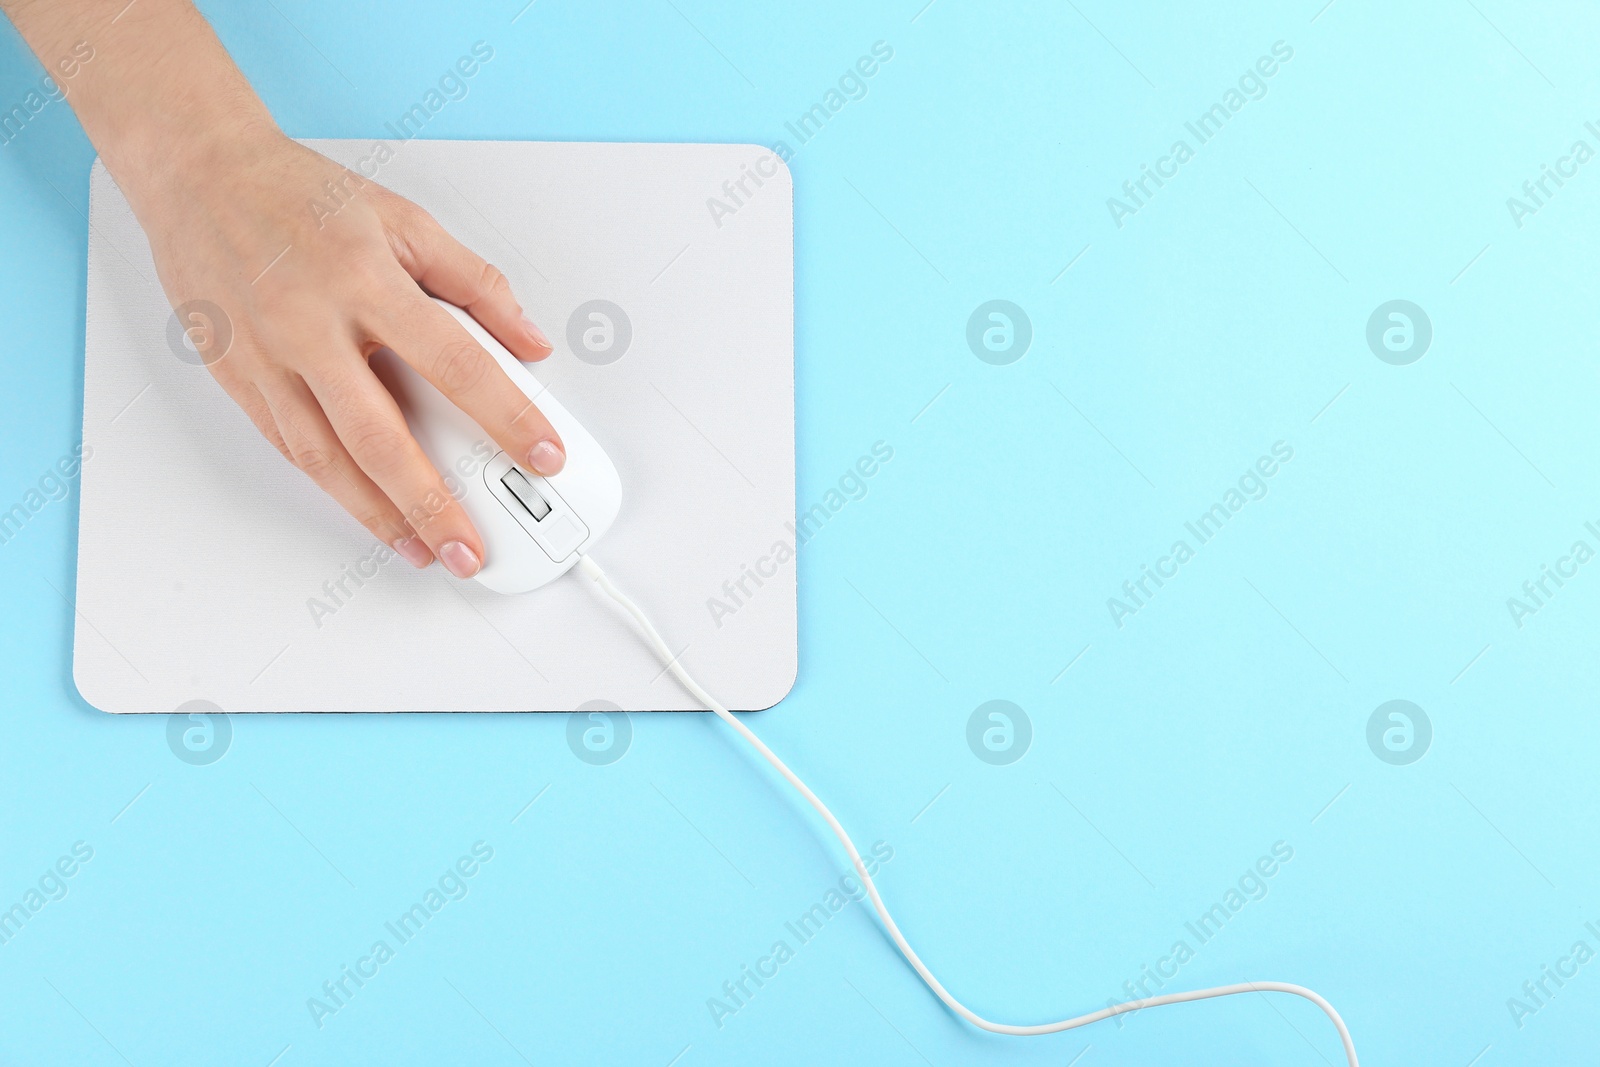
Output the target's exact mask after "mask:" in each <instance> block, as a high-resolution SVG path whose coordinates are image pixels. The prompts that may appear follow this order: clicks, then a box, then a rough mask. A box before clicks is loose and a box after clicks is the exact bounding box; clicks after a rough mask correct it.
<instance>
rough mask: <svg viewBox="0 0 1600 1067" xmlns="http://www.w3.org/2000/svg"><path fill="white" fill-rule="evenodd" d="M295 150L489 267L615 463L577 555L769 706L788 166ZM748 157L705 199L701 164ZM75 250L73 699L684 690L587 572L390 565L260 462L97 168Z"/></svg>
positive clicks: (441, 706)
mask: <svg viewBox="0 0 1600 1067" xmlns="http://www.w3.org/2000/svg"><path fill="white" fill-rule="evenodd" d="M307 143H308V144H310V145H312V146H313V147H315V148H316V149H318V150H319V151H321V152H324V153H326V154H327V155H329V156H331V157H333V158H334V159H336V160H339V161H340V162H342V163H344V164H345V165H347V166H349V167H351V168H352V169H353V170H355V171H357V172H358V173H360V174H363V175H365V176H367V177H370V178H374V179H375V180H377V181H378V182H380V183H381V184H383V185H385V186H387V187H388V188H390V189H393V190H394V191H395V192H398V193H400V194H401V195H404V196H406V197H409V198H411V199H412V200H414V201H416V202H417V203H419V204H421V205H422V206H423V207H425V208H426V209H427V210H428V211H430V212H431V213H432V214H433V215H434V217H435V218H437V219H438V220H439V221H440V223H442V224H443V225H444V227H445V228H446V229H448V230H449V231H450V232H451V233H453V234H454V235H455V236H456V237H457V238H458V239H460V240H461V241H462V242H463V243H465V244H466V245H467V246H469V247H470V248H472V249H474V250H475V251H477V252H478V253H479V254H481V255H483V256H484V257H485V258H487V259H488V260H490V262H492V263H494V264H496V265H497V266H499V267H500V268H501V269H502V270H503V271H505V273H506V274H507V275H508V276H509V278H510V279H511V282H512V285H513V287H514V288H515V291H516V293H517V294H518V296H519V297H520V299H521V300H522V303H523V306H524V307H525V308H526V309H527V311H528V313H529V315H530V316H532V317H533V319H534V320H535V321H536V322H538V323H539V324H540V325H541V326H542V328H543V329H544V331H545V333H546V334H547V335H548V336H549V337H550V339H551V342H552V344H554V346H555V354H554V355H552V356H551V357H550V358H549V359H547V360H545V361H544V362H543V363H540V364H537V365H535V367H534V374H535V375H536V376H537V377H538V378H539V379H540V380H541V381H542V382H544V383H545V384H546V385H547V386H548V387H549V388H550V389H551V390H552V392H553V393H554V394H555V395H556V396H557V397H558V398H559V399H560V400H561V401H562V403H564V404H565V405H566V407H567V409H568V410H569V411H571V412H572V414H573V415H574V416H575V417H576V418H577V419H578V420H579V421H580V422H582V423H583V424H584V425H585V426H587V427H588V428H589V430H590V431H591V432H592V433H593V434H594V435H595V437H596V438H597V439H599V441H600V442H601V444H602V445H603V446H604V447H605V449H606V450H607V452H608V453H609V454H610V455H611V458H612V459H613V461H615V463H616V465H617V468H618V470H619V472H620V473H621V477H622V484H623V503H622V511H621V513H620V515H619V516H618V518H617V521H616V523H615V525H614V526H613V527H612V529H611V531H610V533H609V534H608V535H607V536H606V537H605V539H604V540H602V541H601V542H600V543H599V545H598V546H597V547H596V548H595V550H594V552H593V555H594V558H595V559H596V560H597V561H599V562H600V563H601V564H602V565H603V566H604V567H605V568H606V570H607V571H608V572H609V573H610V575H611V576H612V578H613V579H614V580H615V581H616V582H617V583H618V584H619V585H620V586H621V587H622V588H623V590H624V591H626V592H628V593H629V594H630V595H631V596H632V597H633V598H634V599H635V600H637V601H638V602H639V603H640V605H641V606H642V607H643V608H644V609H645V611H646V612H648V613H649V614H650V615H651V616H652V618H653V619H654V621H655V623H656V625H657V627H658V628H659V629H660V630H661V632H662V635H663V637H665V639H666V640H667V641H668V643H669V644H671V645H672V648H673V651H674V652H677V653H679V654H680V655H681V656H682V657H683V661H684V663H685V664H686V665H688V666H689V667H690V669H691V670H693V671H694V673H695V674H696V676H697V677H698V679H699V680H700V681H701V683H702V684H703V685H705V686H706V687H707V688H708V689H709V690H711V691H712V692H713V693H716V694H717V695H718V696H719V698H720V699H722V700H723V701H724V702H726V703H727V704H728V705H729V706H730V707H733V708H737V709H751V710H753V709H762V708H766V707H770V706H771V705H773V704H775V703H777V702H778V701H779V700H780V699H782V698H783V697H784V695H785V694H787V693H788V691H789V689H790V687H791V686H792V684H793V682H794V678H795V672H796V660H797V621H796V608H795V587H796V583H795V560H794V550H795V546H796V542H797V541H800V540H803V539H804V533H803V531H802V532H801V533H800V534H799V536H797V534H796V532H795V530H794V519H795V506H794V500H795V468H794V254H793V249H794V231H793V195H792V186H791V183H790V179H789V173H788V171H787V169H785V168H784V167H783V166H782V165H781V164H779V163H778V162H777V161H776V160H775V159H773V158H772V156H771V153H770V152H769V151H767V150H766V149H764V148H761V147H759V146H753V145H689V144H570V143H569V144H557V143H537V142H508V141H500V142H497V141H421V140H412V141H406V142H398V143H397V142H388V143H379V142H373V141H354V140H351V141H345V140H334V141H309V142H307ZM751 172H759V173H761V174H763V175H764V176H763V177H762V178H761V184H759V185H757V184H756V182H755V181H754V180H752V179H746V180H745V181H744V189H745V191H746V192H745V194H742V195H741V196H740V197H739V198H738V199H739V201H740V202H739V203H737V205H736V206H735V207H733V208H731V209H730V208H729V206H728V205H729V204H730V202H731V201H730V200H729V194H728V192H727V190H726V188H725V186H724V183H729V182H731V183H735V188H737V183H739V182H740V180H741V179H742V178H745V176H746V175H747V174H749V173H751ZM719 205H720V206H719ZM308 210H310V208H309V206H308ZM287 254H288V255H293V254H294V252H293V249H290V250H289V252H288V253H287ZM88 262H89V266H88V312H87V328H86V336H85V353H84V359H85V368H84V404H83V440H84V444H85V455H86V459H85V461H84V464H83V472H82V477H83V486H82V493H83V496H82V505H81V512H80V519H79V535H78V580H77V607H78V611H77V620H76V634H75V641H74V655H73V671H74V676H75V680H76V682H77V686H78V691H79V692H80V693H81V694H82V696H83V698H84V699H85V700H86V701H88V703H90V704H91V705H93V706H94V707H96V708H99V709H101V710H103V711H109V712H158V713H168V712H172V711H174V710H176V709H178V708H179V707H180V706H182V705H185V704H189V703H190V702H192V701H205V702H207V703H209V704H211V705H214V706H215V707H216V708H219V709H221V710H222V711H225V712H230V713H232V712H295V711H317V712H335V711H342V712H380V711H570V710H574V709H578V708H581V707H585V706H587V707H594V708H609V707H615V708H619V709H621V710H626V711H646V710H679V709H698V707H699V705H698V704H697V703H696V702H695V701H694V699H693V698H692V697H690V696H689V695H688V694H687V693H685V692H684V691H683V689H682V688H681V687H680V686H679V685H678V683H677V682H676V681H675V680H674V679H673V678H672V676H671V675H669V674H667V673H666V672H665V671H663V669H662V667H661V665H660V663H659V662H657V660H656V659H655V658H654V656H653V655H652V654H651V652H650V650H649V649H648V648H647V647H646V645H645V644H644V643H643V641H642V640H641V639H640V638H639V637H638V636H637V634H636V633H635V631H634V629H633V627H632V625H631V624H630V622H629V621H628V620H627V619H626V618H625V617H624V616H622V615H621V614H620V613H619V612H618V611H617V610H616V609H615V608H614V606H613V605H611V604H610V603H609V602H608V601H606V600H604V598H603V597H601V596H600V595H599V593H598V590H595V589H592V588H589V583H588V582H585V581H583V580H582V579H580V578H578V577H576V576H574V575H568V576H566V577H564V578H562V579H560V580H558V581H556V582H554V583H552V584H551V585H548V586H546V587H544V588H542V589H539V590H536V591H534V592H532V593H527V594H524V595H521V596H517V597H506V596H500V595H498V594H496V593H492V592H490V591H488V590H487V589H485V588H483V587H481V586H480V585H478V583H476V582H472V581H467V582H460V581H456V580H454V579H452V578H451V577H450V576H449V575H448V574H447V573H446V572H445V571H444V569H443V568H442V567H440V566H438V565H437V564H436V565H434V566H433V567H430V568H429V569H427V570H426V571H416V570H413V569H412V568H411V567H410V566H409V565H408V564H406V563H405V562H404V561H403V560H400V559H397V558H394V557H393V554H392V553H391V552H389V550H388V549H387V548H385V547H384V546H382V545H380V544H378V543H377V542H375V541H374V540H373V538H372V537H371V535H369V534H368V533H367V532H366V531H365V530H364V529H363V528H362V527H361V526H360V525H359V524H357V523H356V522H355V520H353V519H351V518H350V517H349V516H348V515H346V514H345V513H344V512H343V510H342V509H340V508H339V507H338V506H337V505H336V504H334V503H333V501H332V500H330V499H328V498H326V497H325V496H324V495H323V494H322V493H321V492H320V490H318V489H317V488H316V487H315V486H314V485H313V484H312V482H311V481H310V480H309V479H308V478H306V477H305V475H303V474H301V473H300V472H299V471H298V470H295V469H294V468H293V467H291V466H290V465H289V464H288V463H287V462H285V461H284V459H283V458H282V457H281V456H280V455H279V454H278V452H277V451H276V450H275V449H274V448H273V447H272V445H270V444H269V443H268V442H267V441H266V440H265V439H263V438H262V437H261V436H260V435H259V434H258V433H257V432H256V430H255V428H254V427H253V426H252V425H251V423H250V422H249V420H248V419H247V418H246V417H245V416H244V414H243V412H241V411H240V410H238V409H237V408H236V407H235V405H234V404H233V402H232V401H231V400H230V399H229V398H228V397H227V395H226V394H224V393H223V391H222V390H221V388H220V387H219V386H218V385H217V384H216V383H215V382H214V381H213V380H212V378H211V376H210V374H209V373H208V372H207V370H206V369H205V367H204V366H203V365H201V362H200V359H199V357H198V355H196V354H195V353H194V351H193V349H192V348H190V347H188V346H186V345H185V344H184V340H183V334H182V330H181V328H180V327H179V326H178V325H177V320H176V318H175V316H174V315H173V313H172V311H171V310H170V308H169V305H168V304H167V301H166V299H165V297H164V296H163V294H162V292H161V289H160V287H159V285H158V284H157V281H156V274H155V268H154V265H153V263H152V260H151V257H150V251H149V246H148V244H147V242H146V240H145V237H144V234H143V231H142V230H140V228H139V226H138V223H137V222H136V221H135V219H134V217H133V214H132V212H131V210H130V209H129V207H128V204H127V201H126V200H125V199H124V198H123V196H122V194H121V192H120V191H119V190H118V189H117V187H116V185H115V183H114V182H112V180H111V178H110V177H109V175H108V174H107V173H106V171H105V169H104V168H103V167H102V166H101V165H100V164H98V163H97V164H96V165H95V168H94V171H93V174H92V177H91V188H90V235H89V261H88Z"/></svg>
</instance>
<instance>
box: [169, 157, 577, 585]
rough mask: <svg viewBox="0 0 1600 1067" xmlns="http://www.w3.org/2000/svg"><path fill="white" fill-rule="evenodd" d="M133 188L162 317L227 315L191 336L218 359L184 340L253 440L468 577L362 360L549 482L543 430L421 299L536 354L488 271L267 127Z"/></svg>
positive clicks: (392, 537) (387, 534) (501, 282)
mask: <svg viewBox="0 0 1600 1067" xmlns="http://www.w3.org/2000/svg"><path fill="white" fill-rule="evenodd" d="M330 190H333V192H332V193H331V194H330ZM141 193H142V195H141V196H139V197H138V199H139V201H140V220H141V222H142V223H143V225H144V228H145V232H146V233H147V234H148V235H149V237H150V244H151V248H152V250H153V252H154V254H155V261H156V268H157V271H158V272H159V274H160V277H161V284H162V287H163V288H164V289H165V290H166V292H167V296H168V298H169V299H170V300H171V301H172V303H173V305H174V306H175V307H180V308H181V307H182V306H183V305H185V304H188V303H189V302H191V301H206V302H209V303H211V304H215V305H217V306H218V307H220V308H221V309H222V311H223V312H224V314H226V315H227V318H228V325H229V326H230V327H231V330H215V329H211V330H207V331H205V333H206V334H209V337H210V341H209V343H210V344H218V343H220V341H221V340H222V339H223V338H224V337H225V336H227V335H228V334H230V333H231V340H230V341H229V343H228V348H227V350H226V352H225V353H224V352H220V351H215V350H208V349H207V344H208V342H207V341H206V340H203V339H201V338H203V337H204V334H202V333H201V332H200V331H196V332H195V334H194V335H193V336H195V337H196V338H197V339H201V341H200V353H201V356H202V358H204V360H205V361H206V365H207V367H208V368H209V369H210V371H211V373H212V375H213V376H214V377H215V378H216V379H217V381H218V382H219V383H220V384H221V385H222V387H223V388H224V389H225V390H227V392H228V395H229V396H231V397H233V399H234V401H235V402H237V403H238V405H239V406H240V407H241V408H243V409H244V411H245V413H246V414H248V415H249V416H250V419H251V421H252V422H254V423H255V424H256V427H257V428H258V429H259V430H260V431H261V433H262V434H263V435H264V436H265V437H266V438H267V440H269V441H271V442H272V443H273V445H274V446H275V447H276V448H277V449H278V451H279V452H282V453H283V455H284V457H285V458H287V459H288V460H289V461H290V462H291V463H293V464H294V465H295V466H297V467H299V468H300V469H301V470H302V471H304V472H305V473H306V474H307V475H309V476H310V477H311V479H312V480H313V481H315V482H316V483H317V484H318V485H319V486H321V487H322V488H323V489H324V490H326V491H327V492H328V494H329V495H330V496H332V497H333V498H334V499H335V500H337V501H338V502H339V503H340V504H342V505H343V506H344V508H345V510H347V511H349V512H350V514H352V515H354V516H355V517H356V519H357V520H359V521H360V522H361V524H362V525H363V526H365V527H366V528H367V529H368V530H370V531H371V532H372V533H373V535H374V536H376V537H377V538H378V539H379V540H381V541H383V542H384V543H386V544H389V545H391V546H393V547H394V549H395V550H396V551H398V552H399V553H400V554H401V555H403V556H404V557H405V558H406V559H407V560H409V561H410V562H411V563H413V564H415V565H416V566H419V567H424V566H427V565H428V563H429V562H430V561H431V560H432V559H433V558H434V557H435V556H436V557H438V559H439V560H440V561H442V562H443V563H444V565H445V566H446V567H447V568H449V570H450V572H451V573H452V574H454V575H456V576H457V577H460V578H467V577H471V576H472V575H473V574H476V573H477V571H478V569H479V567H481V566H482V562H483V558H484V552H483V544H482V542H481V541H480V540H479V538H478V535H477V533H476V531H475V530H474V529H473V528H472V524H471V522H470V521H469V520H468V519H467V516H466V513H465V512H464V511H463V510H462V509H461V507H460V505H459V504H457V503H456V501H455V500H454V499H453V498H452V497H451V495H450V493H449V491H448V490H447V489H446V488H445V484H444V481H443V479H442V478H441V477H440V474H439V472H438V471H436V470H435V469H434V468H433V466H432V464H430V463H429V461H428V459H427V457H426V456H425V455H424V454H423V452H422V450H421V448H420V447H419V446H418V444H417V442H416V441H415V440H414V439H413V438H412V436H411V434H410V432H409V431H408V430H407V429H406V423H405V420H404V418H403V417H402V415H401V413H400V410H399V408H398V407H397V406H396V404H395V402H394V400H393V398H392V397H391V396H390V395H389V393H388V392H387V391H386V390H385V389H384V387H383V385H382V384H381V383H380V382H379V381H378V379H377V377H376V376H375V375H374V374H373V372H372V370H371V369H370V368H369V367H368V365H367V359H366V357H367V356H369V355H370V354H371V353H372V352H373V351H374V350H376V349H378V348H380V347H387V348H390V349H392V350H393V351H394V352H395V353H397V354H398V355H399V356H400V358H401V359H403V360H405V361H406V362H407V363H409V364H410V365H411V366H412V367H413V368H414V369H415V370H417V371H418V372H419V373H420V374H421V375H422V376H423V377H425V378H427V379H428V381H430V382H432V383H433V385H434V386H435V387H437V388H438V389H439V390H440V392H442V393H444V394H445V395H446V396H448V397H449V398H450V399H451V400H453V401H454V402H455V403H456V404H457V405H458V406H460V407H461V408H462V410H464V411H465V412H467V414H469V415H471V416H472V417H473V418H474V419H475V420H476V421H477V422H478V424H479V425H481V426H482V427H483V428H484V429H485V430H486V431H488V433H489V434H490V435H491V436H492V437H493V438H494V440H495V442H496V443H497V444H498V445H499V446H500V447H501V448H503V449H505V450H506V452H508V453H509V454H510V455H512V456H513V457H515V458H516V459H517V460H518V461H519V462H521V463H523V464H525V465H527V466H528V467H530V468H532V469H533V470H535V471H536V472H538V473H540V474H554V473H556V472H557V471H559V470H560V469H561V466H562V463H563V461H564V459H565V455H564V452H563V449H562V445H561V441H560V439H559V438H558V437H557V435H556V433H555V431H554V430H553V429H551V427H550V424H549V423H548V422H547V421H546V420H545V418H544V416H543V415H542V414H540V412H539V410H538V408H537V407H535V406H534V405H533V404H532V403H530V402H529V400H528V399H527V397H526V396H525V395H524V394H523V393H522V391H521V390H520V389H518V388H517V387H516V386H515V385H514V384H512V382H511V379H510V378H508V377H507V376H506V374H505V372H504V371H502V370H501V369H500V367H499V365H498V364H496V363H495V361H494V359H493V358H492V357H491V356H490V355H489V354H488V353H487V352H485V351H484V350H483V349H482V348H481V347H479V346H478V344H477V343H476V342H474V341H473V340H472V338H471V337H470V336H469V335H468V334H467V332H466V331H465V330H463V329H462V328H461V327H460V325H459V324H457V323H456V321H455V320H454V319H452V318H451V317H450V315H449V314H448V313H447V312H445V311H444V310H443V309H441V308H440V307H438V306H437V305H436V304H434V302H433V301H432V300H430V299H428V296H427V294H428V293H432V294H434V295H436V296H439V297H441V298H443V299H445V300H448V301H450V302H451V303H453V304H456V305H458V306H460V307H462V308H465V309H466V310H467V311H468V312H470V313H471V314H472V316H473V317H474V318H475V319H477V320H478V322H479V323H481V324H482V325H483V327H484V328H485V329H486V330H488V331H489V332H490V333H491V334H493V335H494V336H495V337H496V338H497V339H498V340H499V341H500V343H501V344H503V345H505V346H506V348H507V349H508V350H509V351H510V352H511V353H512V354H513V355H515V356H516V357H517V358H519V359H523V360H539V359H543V358H544V357H545V356H548V355H549V354H550V343H549V342H548V341H547V340H545V337H544V335H543V334H542V333H541V332H540V331H539V328H538V327H537V326H536V325H534V324H533V323H532V322H531V321H529V320H528V319H527V318H525V317H524V316H523V313H522V309H521V307H520V306H519V305H518V304H517V301H516V298H515V297H514V296H513V295H512V293H511V289H510V286H509V285H508V284H507V283H506V279H505V276H504V275H502V274H501V273H500V271H498V270H496V269H495V268H494V267H492V266H490V265H489V264H488V263H485V262H484V261H483V260H482V259H480V258H479V257H478V256H477V255H476V254H474V253H473V252H471V251H469V250H468V249H466V248H464V247H463V246H462V245H461V244H459V243H458V242H457V241H456V240H455V239H454V238H452V237H451V236H450V235H449V234H448V233H446V232H445V231H444V230H443V229H441V228H440V226H439V224H438V223H436V222H434V220H433V219H432V218H431V217H430V216H429V215H428V213H427V212H425V211H423V210H422V209H421V208H419V207H417V205H415V204H413V203H411V202H410V201H409V200H406V199H405V198H403V197H400V196H397V195H395V194H394V193H391V192H389V191H388V190H386V189H384V188H382V187H381V186H379V185H377V184H376V183H374V182H372V181H369V180H367V179H363V178H361V177H360V176H358V175H356V174H354V173H353V172H351V171H348V170H346V169H345V168H343V167H341V166H339V165H338V164H336V163H334V162H332V161H331V160H329V159H327V158H325V157H324V156H321V155H319V154H317V153H316V152H313V151H311V150H310V149H307V148H305V147H303V146H301V145H298V144H296V143H294V142H293V141H291V140H289V139H288V138H286V137H284V136H283V135H281V134H279V133H278V132H276V131H275V130H268V131H262V132H258V133H251V134H247V135H244V136H239V137H236V138H229V139H226V140H224V141H223V142H222V143H220V144H213V145H211V147H210V148H209V154H208V156H207V158H206V161H205V163H204V164H203V165H202V166H198V167H196V166H186V167H182V168H177V169H175V170H174V171H173V172H172V173H171V174H170V175H168V176H166V177H165V178H164V179H162V180H159V181H154V182H151V183H150V184H148V185H147V186H146V187H145V188H144V189H142V190H141ZM314 205H315V206H314ZM424 290H426V292H424ZM185 325H186V326H187V325H188V324H187V323H185ZM206 325H207V326H210V325H212V324H206Z"/></svg>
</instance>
